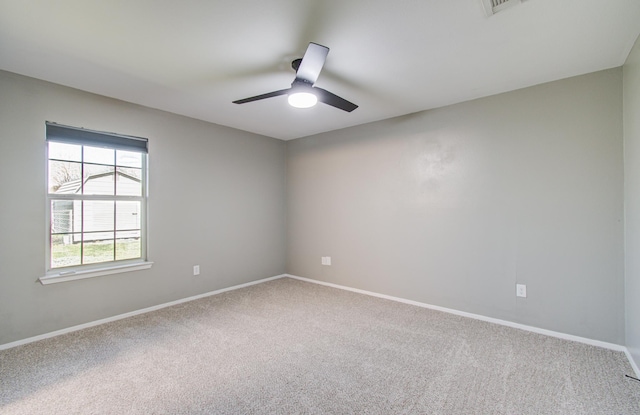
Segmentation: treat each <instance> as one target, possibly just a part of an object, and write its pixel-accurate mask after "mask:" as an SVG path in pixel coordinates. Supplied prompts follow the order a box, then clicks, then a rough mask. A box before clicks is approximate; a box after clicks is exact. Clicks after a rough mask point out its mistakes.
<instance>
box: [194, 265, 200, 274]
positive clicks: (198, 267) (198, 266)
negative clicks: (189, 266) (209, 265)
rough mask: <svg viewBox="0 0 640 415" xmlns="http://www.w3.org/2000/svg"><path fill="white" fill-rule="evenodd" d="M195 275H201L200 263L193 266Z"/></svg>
mask: <svg viewBox="0 0 640 415" xmlns="http://www.w3.org/2000/svg"><path fill="white" fill-rule="evenodd" d="M193 275H200V265H194V266H193Z"/></svg>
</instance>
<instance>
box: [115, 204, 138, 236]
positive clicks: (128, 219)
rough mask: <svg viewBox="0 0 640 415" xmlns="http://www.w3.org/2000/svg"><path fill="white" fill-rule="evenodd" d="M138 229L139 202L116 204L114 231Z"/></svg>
mask: <svg viewBox="0 0 640 415" xmlns="http://www.w3.org/2000/svg"><path fill="white" fill-rule="evenodd" d="M138 229H140V202H128V201H127V202H123V201H118V202H116V230H118V231H123V230H138Z"/></svg>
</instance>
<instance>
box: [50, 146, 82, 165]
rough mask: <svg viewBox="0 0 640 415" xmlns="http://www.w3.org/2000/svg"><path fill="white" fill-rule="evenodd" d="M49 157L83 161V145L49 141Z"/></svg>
mask: <svg viewBox="0 0 640 415" xmlns="http://www.w3.org/2000/svg"><path fill="white" fill-rule="evenodd" d="M49 158H50V159H56V160H69V161H82V146H79V145H77V144H65V143H56V142H55V141H49Z"/></svg>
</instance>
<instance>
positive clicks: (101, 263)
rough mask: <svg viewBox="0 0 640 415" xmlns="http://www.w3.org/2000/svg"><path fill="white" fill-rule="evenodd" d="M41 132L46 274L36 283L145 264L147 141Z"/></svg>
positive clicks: (55, 129)
mask: <svg viewBox="0 0 640 415" xmlns="http://www.w3.org/2000/svg"><path fill="white" fill-rule="evenodd" d="M46 128H47V137H46V141H47V228H48V229H47V273H46V275H45V277H42V278H40V281H41V282H43V283H48V282H58V281H62V280H64V281H68V280H70V279H78V278H86V277H93V276H97V275H104V274H109V273H114V272H123V271H128V270H132V268H138V269H140V265H141V264H149V263H147V262H146V260H147V247H146V245H147V244H146V234H147V232H146V216H147V185H146V184H147V144H148V141H147V139H144V138H138V137H129V136H123V135H116V134H111V133H103V132H97V131H91V130H86V129H81V128H75V127H66V126H62V125H58V124H54V123H47V125H46ZM149 266H150V264H149V265H148V266H144V267H143V268H148V267H149ZM52 280H55V281H52Z"/></svg>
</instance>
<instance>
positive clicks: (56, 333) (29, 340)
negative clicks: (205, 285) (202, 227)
mask: <svg viewBox="0 0 640 415" xmlns="http://www.w3.org/2000/svg"><path fill="white" fill-rule="evenodd" d="M286 276H287V275H286V274H282V275H276V276H275V277H269V278H264V279H261V280H257V281H251V282H247V283H245V284H240V285H234V286H233V287H228V288H222V289H220V290H215V291H210V292H207V293H204V294H198V295H194V296H192V297H187V298H182V299H180V300H175V301H171V302H168V303H164V304H158V305H154V306H152V307H147V308H143V309H140V310H135V311H131V312H129V313H124V314H118V315H117V316H113V317H107V318H103V319H100V320H96V321H90V322H89V323H84V324H79V325H77V326H73V327H68V328H66V329H61V330H56V331H52V332H49V333H45V334H40V335H38V336H33V337H29V338H26V339H22V340H16V341H14V342H11V343H5V344H0V350H5V349H10V348H12V347H16V346H21V345H23V344H27V343H33V342H37V341H38V340H44V339H48V338H51V337H55V336H60V335H62V334H67V333H71V332H74V331H78V330H82V329H86V328H89V327H94V326H99V325H100V324H105V323H110V322H112V321H117V320H122V319H123V318H127V317H133V316H137V315H139V314H144V313H148V312H151V311H156V310H160V309H161V308H166V307H171V306H174V305H177V304H182V303H186V302H189V301H193V300H198V299H200V298H204V297H209V296H212V295H216V294H222V293H224V292H227V291H233V290H237V289H240V288H244V287H249V286H251V285H256V284H261V283H263V282H267V281H272V280H276V279H278V278H283V277H286Z"/></svg>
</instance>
